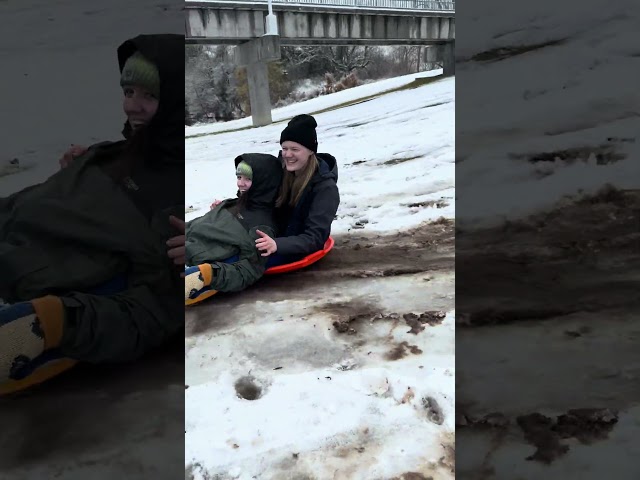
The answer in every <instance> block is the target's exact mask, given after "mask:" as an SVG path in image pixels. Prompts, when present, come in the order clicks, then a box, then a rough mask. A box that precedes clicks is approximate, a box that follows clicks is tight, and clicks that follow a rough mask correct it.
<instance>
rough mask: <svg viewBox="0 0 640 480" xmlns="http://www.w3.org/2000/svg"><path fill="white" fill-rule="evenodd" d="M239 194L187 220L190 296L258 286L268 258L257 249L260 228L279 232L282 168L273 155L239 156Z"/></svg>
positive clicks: (186, 297)
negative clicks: (277, 204)
mask: <svg viewBox="0 0 640 480" xmlns="http://www.w3.org/2000/svg"><path fill="white" fill-rule="evenodd" d="M235 165H236V179H237V186H238V198H236V199H230V200H224V201H222V202H220V203H219V204H218V205H217V206H215V207H214V208H212V209H211V210H210V211H209V212H208V213H207V214H205V215H204V216H202V217H199V218H196V219H195V220H192V221H191V222H189V223H188V224H187V228H186V245H185V251H186V261H187V265H194V266H195V267H190V268H187V269H186V271H185V275H186V279H185V300H187V299H189V298H191V299H193V298H196V297H197V296H198V295H200V294H201V293H202V292H203V289H205V288H206V287H208V288H207V290H217V291H221V292H237V291H240V290H244V289H245V288H247V287H248V286H249V285H252V284H253V283H255V282H256V281H258V279H260V277H262V274H263V273H264V270H265V264H266V262H267V260H266V259H265V258H262V257H260V256H259V254H258V252H257V251H256V250H255V248H254V241H255V239H256V238H258V235H257V233H256V231H257V230H260V231H263V232H268V233H269V234H270V235H274V234H275V231H276V222H275V218H274V205H275V200H276V196H277V195H278V188H279V187H280V183H281V181H282V167H281V165H280V162H279V161H278V159H277V158H276V157H274V156H273V155H267V154H261V153H245V154H244V155H240V156H239V157H237V158H236V159H235Z"/></svg>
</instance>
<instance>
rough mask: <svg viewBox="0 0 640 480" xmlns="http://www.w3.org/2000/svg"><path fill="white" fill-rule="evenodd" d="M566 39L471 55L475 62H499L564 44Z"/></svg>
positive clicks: (499, 48) (495, 49) (500, 48)
mask: <svg viewBox="0 0 640 480" xmlns="http://www.w3.org/2000/svg"><path fill="white" fill-rule="evenodd" d="M565 41H566V39H564V38H561V39H558V40H550V41H548V42H543V43H538V44H532V45H514V46H508V47H497V48H494V49H491V50H486V51H484V52H480V53H477V54H475V55H474V56H473V57H471V60H472V61H475V62H499V61H501V60H506V59H507V58H511V57H515V56H518V55H523V54H525V53H529V52H535V51H536V50H541V49H544V48H548V47H554V46H558V45H562V44H563V43H564V42H565Z"/></svg>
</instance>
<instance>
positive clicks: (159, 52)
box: [118, 33, 184, 163]
mask: <svg viewBox="0 0 640 480" xmlns="http://www.w3.org/2000/svg"><path fill="white" fill-rule="evenodd" d="M136 51H139V52H140V53H141V54H142V55H144V57H146V58H147V59H148V60H150V61H151V62H153V63H154V64H155V65H156V67H157V68H158V73H159V75H160V98H159V101H160V103H159V106H158V111H157V112H156V114H155V115H154V117H153V119H152V120H151V122H150V123H149V125H147V126H146V127H145V128H144V129H143V130H141V132H140V133H141V134H142V135H143V136H144V137H146V138H145V139H144V145H145V147H146V148H148V149H151V150H152V151H151V152H148V153H150V154H152V155H150V156H149V158H150V159H153V161H154V162H169V163H184V123H183V122H184V105H183V103H184V63H183V60H184V35H177V34H168V33H167V34H155V35H138V36H137V37H135V38H132V39H129V40H127V41H125V42H124V43H123V44H122V45H120V47H118V65H119V68H120V73H122V69H123V68H124V64H125V62H126V61H127V59H128V58H129V57H130V56H131V55H133V54H134V53H135V52H136ZM122 133H123V135H124V136H125V138H131V137H132V136H133V132H132V129H131V126H130V125H129V123H128V122H126V123H125V127H124V130H123V132H122Z"/></svg>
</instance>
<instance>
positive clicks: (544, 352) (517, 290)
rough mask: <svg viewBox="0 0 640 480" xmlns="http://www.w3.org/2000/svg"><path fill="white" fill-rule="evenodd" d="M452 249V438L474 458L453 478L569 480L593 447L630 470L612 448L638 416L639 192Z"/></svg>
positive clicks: (463, 241) (560, 211)
mask: <svg viewBox="0 0 640 480" xmlns="http://www.w3.org/2000/svg"><path fill="white" fill-rule="evenodd" d="M456 247H457V250H456V257H457V274H458V275H457V283H456V291H457V293H459V296H458V297H457V298H458V300H457V304H456V312H457V319H456V321H457V329H456V332H457V335H456V346H457V349H456V353H457V357H456V360H457V362H456V363H457V366H458V369H457V372H456V374H457V389H456V402H457V403H456V407H457V412H456V415H457V438H458V442H462V445H463V447H462V448H459V451H465V450H466V449H467V448H471V445H474V448H473V449H474V451H475V452H476V453H475V454H474V455H467V456H466V457H462V458H461V459H460V463H459V464H458V465H459V468H458V475H460V478H474V479H475V478H478V479H479V478H486V479H489V478H513V477H514V476H516V471H517V473H518V475H519V476H518V478H523V479H525V478H526V479H529V478H531V479H533V478H540V475H543V476H545V478H566V475H567V472H568V471H569V470H567V469H568V468H569V469H570V468H571V467H570V466H573V467H574V468H583V466H584V465H587V464H588V458H589V456H590V455H593V453H588V452H590V451H591V450H589V447H588V445H591V444H598V445H600V446H602V447H603V448H605V449H609V450H611V449H613V450H612V451H613V452H615V453H614V454H613V456H615V457H616V459H615V460H614V459H613V458H611V459H609V460H610V461H609V463H611V462H614V463H619V464H624V463H625V462H628V461H629V459H630V458H635V457H634V456H637V454H638V453H640V452H638V448H635V450H636V451H635V453H631V452H630V451H629V450H628V449H625V448H623V447H613V446H612V444H611V442H613V441H618V440H617V438H619V436H621V435H629V428H631V429H633V428H634V427H631V426H632V425H633V424H634V422H635V425H637V413H636V414H631V413H630V412H632V411H633V410H634V409H636V411H637V407H638V405H640V381H639V380H640V357H639V356H638V348H637V344H638V339H639V338H640V325H639V324H638V321H637V312H638V310H639V307H640V277H638V271H640V268H639V267H640V192H639V191H626V192H622V191H617V190H614V189H604V190H602V191H601V192H600V193H599V194H597V195H594V196H592V197H590V198H586V199H583V200H580V201H574V202H569V201H568V202H567V204H566V205H564V206H563V207H561V208H557V209H555V210H553V211H551V212H547V213H545V214H540V215H536V216H534V217H531V218H529V219H527V220H526V221H521V222H514V223H511V224H508V225H507V226H505V227H504V228H502V229H491V230H485V231H482V232H475V233H474V234H466V235H465V234H464V232H463V234H462V235H460V236H458V238H457V244H456ZM480 272H481V275H480V274H479V273H480ZM476 273H478V274H476ZM581 409H582V410H581ZM585 409H586V410H585ZM576 411H578V413H577V414H576ZM580 412H581V413H580ZM585 412H586V413H585ZM634 415H635V417H634ZM634 418H636V419H635V420H634ZM563 422H564V423H563ZM567 422H569V423H571V424H572V425H573V427H571V429H570V430H571V431H570V432H569V433H567V432H566V431H564V430H563V428H565V427H564V426H566V425H567ZM563 425H564V426H563ZM635 429H636V432H637V427H635ZM598 432H599V433H598ZM623 432H627V433H623ZM594 433H596V435H594ZM636 434H637V433H636ZM617 436H618V437H617ZM607 442H609V443H607ZM583 451H584V453H582V452H583ZM574 452H575V453H574ZM507 454H509V455H515V458H516V459H521V463H518V464H517V466H514V465H513V463H512V464H510V465H509V464H508V463H507V460H506V457H507ZM581 456H582V459H580V458H581ZM525 459H526V460H529V461H528V462H527V461H526V460H525ZM581 462H582V463H581ZM540 464H549V465H553V466H554V467H555V466H557V468H556V469H553V468H551V469H547V470H544V472H545V473H544V474H541V473H540V471H539V470H536V468H539V467H537V466H536V465H540ZM636 473H637V472H636ZM600 474H601V473H599V474H598V475H600ZM563 475H564V477H563ZM584 478H587V477H584ZM589 478H599V477H597V476H596V477H589ZM625 478H636V477H634V476H631V477H625Z"/></svg>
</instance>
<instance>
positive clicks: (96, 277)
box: [0, 35, 184, 362]
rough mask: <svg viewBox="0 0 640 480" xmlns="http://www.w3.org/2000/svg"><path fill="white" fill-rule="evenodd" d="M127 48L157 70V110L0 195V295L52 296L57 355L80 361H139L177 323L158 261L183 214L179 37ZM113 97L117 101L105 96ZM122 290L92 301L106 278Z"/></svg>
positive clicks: (178, 283) (170, 269)
mask: <svg viewBox="0 0 640 480" xmlns="http://www.w3.org/2000/svg"><path fill="white" fill-rule="evenodd" d="M136 50H140V51H141V53H142V54H143V55H144V56H146V57H147V58H149V59H150V60H151V61H153V62H154V63H155V64H156V65H157V66H158V69H159V73H160V81H161V86H160V104H159V108H158V111H157V113H156V115H155V116H154V118H153V120H152V121H151V122H150V124H149V125H148V127H147V129H146V130H144V131H142V133H141V134H139V132H136V134H135V135H132V132H131V129H130V128H129V127H128V125H126V126H125V130H124V132H123V133H124V135H125V138H127V140H124V141H120V142H111V143H110V142H103V143H102V144H99V145H97V146H95V147H93V148H91V149H90V150H89V152H88V153H87V154H85V155H84V156H82V157H81V158H77V159H76V160H74V162H73V163H72V165H71V166H70V167H67V168H65V169H63V170H61V171H59V172H58V173H56V174H55V175H53V176H52V177H50V178H49V179H48V180H46V181H45V182H44V183H42V184H39V185H35V186H33V187H29V188H27V189H25V190H23V191H21V192H18V193H16V194H14V195H12V196H10V197H8V198H3V199H0V271H1V272H2V274H1V275H0V298H3V299H4V300H5V301H6V302H10V303H14V302H18V301H25V300H30V299H33V298H37V297H40V296H43V295H47V294H53V295H58V296H60V297H61V298H62V301H63V304H64V305H65V327H64V332H63V338H62V343H61V345H60V350H61V352H62V353H63V354H64V355H66V356H69V357H72V358H75V359H78V360H80V361H87V362H117V361H128V360H132V359H135V358H138V357H140V356H141V355H143V354H144V353H145V352H147V351H148V350H150V349H151V348H153V347H156V346H159V345H161V344H162V343H164V342H165V341H166V340H167V339H168V338H169V337H170V336H172V335H175V334H181V332H182V331H183V326H184V303H183V299H182V296H183V281H182V279H181V278H180V276H179V271H178V267H176V266H174V265H173V264H172V262H171V261H170V259H169V258H168V257H167V247H166V244H165V242H166V240H167V239H168V238H170V237H172V236H175V235H177V234H178V232H176V231H175V230H174V229H173V228H172V227H171V226H170V224H169V215H175V216H177V217H179V218H183V217H184V130H183V128H184V127H183V125H182V121H183V113H182V103H183V99H184V91H183V88H184V66H183V64H182V62H183V57H184V37H183V36H181V35H142V36H139V37H136V38H134V39H132V40H129V41H127V42H125V43H123V44H122V45H121V46H120V47H119V49H118V62H119V65H120V69H122V66H123V65H124V62H125V60H126V59H127V58H128V57H129V56H130V55H131V54H132V53H133V52H134V51H136ZM114 101H117V99H114ZM114 279H116V280H118V279H119V280H120V283H121V285H120V286H119V287H117V288H116V289H114V288H113V287H112V288H111V291H110V292H107V293H106V294H105V293H104V292H103V293H102V294H95V293H92V292H95V291H96V289H97V288H98V287H101V286H103V285H104V284H105V283H110V282H111V284H112V285H113V280H114Z"/></svg>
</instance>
